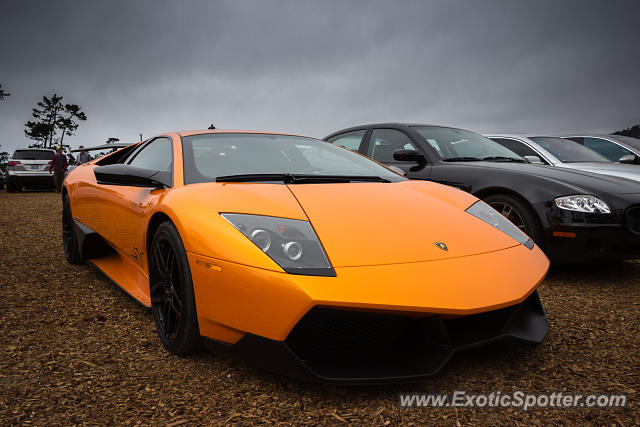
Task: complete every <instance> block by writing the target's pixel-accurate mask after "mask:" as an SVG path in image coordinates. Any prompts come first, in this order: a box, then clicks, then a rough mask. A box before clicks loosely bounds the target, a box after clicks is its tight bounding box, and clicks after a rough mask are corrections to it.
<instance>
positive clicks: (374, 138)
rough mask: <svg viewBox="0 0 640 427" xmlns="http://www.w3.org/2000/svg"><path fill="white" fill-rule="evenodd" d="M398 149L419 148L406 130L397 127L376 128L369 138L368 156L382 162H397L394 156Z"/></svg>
mask: <svg viewBox="0 0 640 427" xmlns="http://www.w3.org/2000/svg"><path fill="white" fill-rule="evenodd" d="M396 150H417V148H416V146H415V145H414V143H413V142H411V140H410V139H409V137H408V136H407V135H405V134H404V132H400V131H399V130H395V129H374V130H373V132H372V133H371V139H370V140H369V148H368V149H367V156H369V157H371V158H372V159H375V160H377V161H378V162H380V163H393V162H397V160H395V159H394V158H393V152H394V151H396Z"/></svg>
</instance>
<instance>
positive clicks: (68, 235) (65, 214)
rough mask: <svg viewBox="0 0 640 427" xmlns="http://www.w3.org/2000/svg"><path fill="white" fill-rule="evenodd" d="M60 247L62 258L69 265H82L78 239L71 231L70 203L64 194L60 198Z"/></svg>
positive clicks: (67, 196)
mask: <svg viewBox="0 0 640 427" xmlns="http://www.w3.org/2000/svg"><path fill="white" fill-rule="evenodd" d="M62 246H63V248H64V256H65V258H66V259H67V262H68V263H69V264H82V256H81V255H80V248H79V246H78V237H77V236H76V233H75V232H74V230H73V215H72V214H71V203H70V202H69V195H68V194H67V193H64V196H63V197H62Z"/></svg>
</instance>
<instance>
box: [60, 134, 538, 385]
mask: <svg viewBox="0 0 640 427" xmlns="http://www.w3.org/2000/svg"><path fill="white" fill-rule="evenodd" d="M62 197H63V216H62V225H63V228H62V230H63V233H62V237H63V247H64V252H65V256H66V258H67V260H68V261H69V262H70V263H73V264H76V263H80V262H82V261H83V260H90V261H91V262H92V263H94V264H95V265H96V266H98V267H99V268H100V269H102V271H104V272H105V274H107V275H109V276H110V277H111V278H112V279H113V280H114V281H115V282H116V283H118V284H119V285H120V286H121V287H122V288H123V289H125V290H126V291H127V292H128V293H129V294H130V295H131V296H133V297H134V298H136V299H137V300H138V301H140V302H141V303H142V304H144V305H146V306H150V307H151V311H152V313H153V316H154V319H155V322H156V330H157V331H158V334H159V337H160V340H161V342H162V344H163V345H164V346H165V348H166V349H167V350H169V351H171V352H173V353H177V354H186V353H189V352H193V351H195V350H197V349H198V348H199V347H200V346H201V344H202V343H204V344H205V346H206V347H207V348H210V349H212V350H213V351H214V352H216V353H218V354H223V355H225V354H226V355H232V356H236V357H238V358H240V359H243V360H246V361H248V362H250V363H252V364H254V365H256V366H258V367H262V368H264V369H267V370H272V371H276V372H281V373H284V374H287V375H291V376H296V377H301V378H309V379H316V380H320V381H330V382H338V383H351V384H361V383H370V382H398V381H400V382H402V381H410V380H416V379H418V378H422V377H426V376H429V375H432V374H434V373H435V372H437V371H438V370H439V369H440V368H441V367H442V366H443V365H444V364H445V363H446V361H447V360H449V358H450V357H451V355H452V354H453V353H454V352H456V351H459V350H463V349H466V348H470V347H475V346H478V345H484V344H488V343H491V342H493V341H497V340H502V339H508V338H513V339H517V340H524V341H528V342H532V343H538V342H540V341H541V340H542V339H543V338H544V336H545V335H546V333H547V330H548V323H547V320H546V318H545V316H544V311H543V310H542V306H541V304H540V300H539V298H538V294H537V292H536V288H537V286H538V284H539V283H540V281H541V280H542V279H543V278H544V276H545V274H546V271H547V268H548V266H549V261H548V260H547V258H546V257H545V256H544V254H543V253H542V251H541V250H540V249H539V248H538V247H537V246H536V245H535V244H534V243H533V241H532V240H531V239H530V238H529V237H528V236H526V235H525V234H523V233H522V232H521V231H520V230H519V229H518V228H516V227H515V226H514V225H513V224H511V223H510V222H509V221H507V220H505V219H504V218H503V217H502V216H500V215H499V214H498V213H497V212H495V211H494V210H493V209H491V208H490V207H489V206H487V205H486V204H485V203H483V202H482V201H479V200H478V199H477V198H476V197H473V196H472V195H470V194H467V193H463V192H461V191H457V190H455V189H453V188H451V187H447V186H444V185H438V184H434V183H430V182H420V181H411V180H407V179H405V178H403V177H402V176H400V175H398V174H396V173H394V172H392V171H390V170H389V169H387V168H385V167H383V166H381V165H379V164H378V163H376V162H373V161H371V160H370V159H367V158H365V157H363V156H360V155H358V154H355V153H352V152H350V151H348V150H343V149H341V148H338V147H335V146H332V145H330V144H327V143H325V142H323V141H320V140H317V139H312V138H306V137H301V136H292V135H282V134H274V133H256V132H239V131H235V132H225V131H206V130H205V131H192V132H180V133H169V134H163V135H159V136H158V137H155V138H152V139H151V140H149V141H147V142H143V143H140V144H136V145H133V146H131V147H127V148H123V149H122V150H120V151H117V152H115V153H113V154H111V155H107V156H105V157H103V158H101V159H98V160H94V161H92V162H89V163H85V164H83V165H80V166H78V167H77V168H76V169H75V170H74V171H73V172H72V173H70V174H69V176H68V177H67V178H66V179H65V181H64V188H63V194H62ZM196 308H197V310H196Z"/></svg>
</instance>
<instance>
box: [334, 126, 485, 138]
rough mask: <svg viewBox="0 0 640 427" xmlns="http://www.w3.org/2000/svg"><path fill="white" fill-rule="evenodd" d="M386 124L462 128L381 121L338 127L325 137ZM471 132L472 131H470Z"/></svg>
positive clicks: (450, 127)
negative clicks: (338, 128)
mask: <svg viewBox="0 0 640 427" xmlns="http://www.w3.org/2000/svg"><path fill="white" fill-rule="evenodd" d="M386 126H395V127H398V126H399V127H414V126H426V127H438V128H448V129H459V130H464V129H463V128H458V127H455V126H446V125H436V124H429V123H406V122H383V123H366V124H361V125H358V126H350V127H348V128H344V129H340V130H337V131H335V132H331V133H330V134H329V135H327V136H325V139H326V138H329V137H332V136H334V135H338V134H341V133H345V132H350V131H354V130H360V129H363V128H368V127H386ZM470 132H473V131H470Z"/></svg>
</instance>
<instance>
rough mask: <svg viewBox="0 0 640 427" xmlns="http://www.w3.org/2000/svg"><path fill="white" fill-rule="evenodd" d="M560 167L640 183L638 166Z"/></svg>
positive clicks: (582, 165)
mask: <svg viewBox="0 0 640 427" xmlns="http://www.w3.org/2000/svg"><path fill="white" fill-rule="evenodd" d="M562 167H566V168H569V169H578V170H582V171H586V172H593V173H597V174H602V175H610V176H618V177H621V178H627V179H631V180H634V181H640V166H637V165H626V164H622V163H593V162H580V163H563V164H562Z"/></svg>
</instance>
